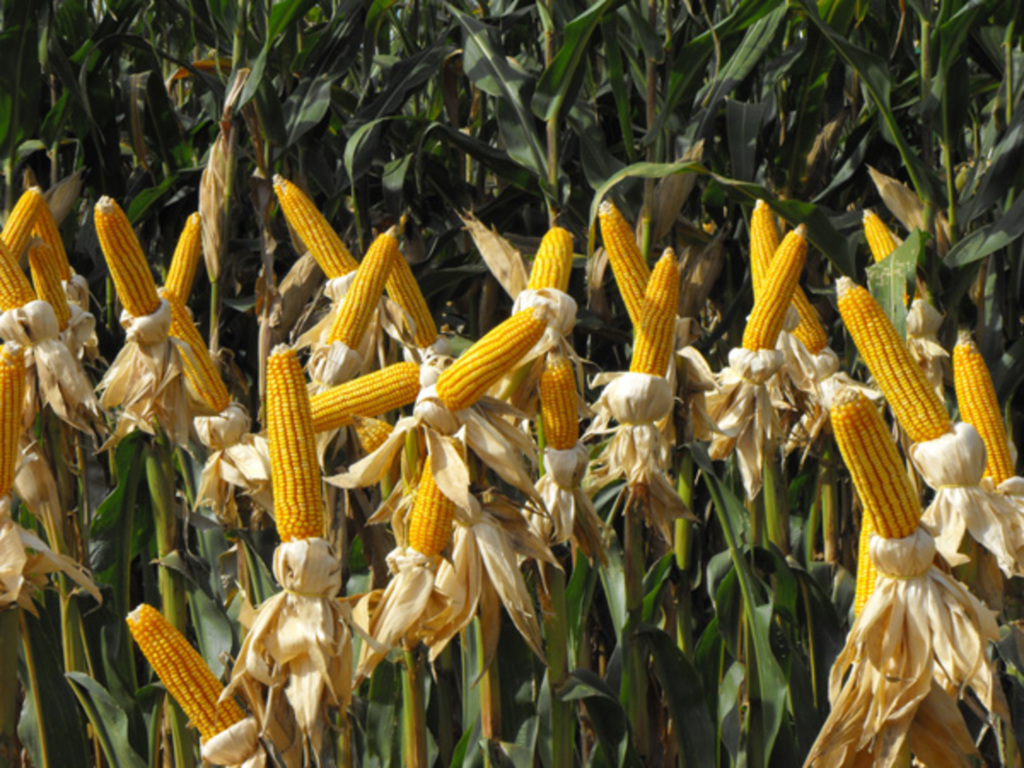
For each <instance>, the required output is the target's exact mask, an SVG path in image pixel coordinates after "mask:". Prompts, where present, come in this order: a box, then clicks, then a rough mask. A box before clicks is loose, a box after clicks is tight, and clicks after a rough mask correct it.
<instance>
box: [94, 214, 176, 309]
mask: <svg viewBox="0 0 1024 768" xmlns="http://www.w3.org/2000/svg"><path fill="white" fill-rule="evenodd" d="M95 218H96V234H97V236H98V237H99V240H100V248H102V249H103V256H104V257H105V258H106V260H107V268H108V269H109V270H110V276H111V277H112V278H113V279H114V286H115V287H116V288H117V296H118V298H120V299H121V304H123V305H124V308H125V311H127V312H128V314H129V315H133V316H134V317H141V316H143V315H150V314H152V313H153V312H155V311H156V310H157V308H158V307H159V306H160V297H159V296H157V294H156V282H154V280H153V273H152V272H150V270H149V264H148V263H146V256H145V254H144V253H143V252H142V246H141V245H139V239H138V238H137V237H136V236H135V232H134V230H132V225H131V224H130V223H129V222H128V217H127V216H125V215H124V211H122V210H121V206H119V205H118V204H117V203H116V202H114V199H113V198H111V197H101V198H100V200H99V202H98V203H96V209H95Z"/></svg>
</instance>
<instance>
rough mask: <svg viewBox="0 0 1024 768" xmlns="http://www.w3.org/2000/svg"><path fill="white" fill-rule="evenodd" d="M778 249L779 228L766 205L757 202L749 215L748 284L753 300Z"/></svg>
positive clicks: (769, 269)
mask: <svg viewBox="0 0 1024 768" xmlns="http://www.w3.org/2000/svg"><path fill="white" fill-rule="evenodd" d="M778 249H779V228H778V226H776V224H775V214H774V213H772V209H771V208H770V207H769V205H768V203H766V202H765V201H764V200H758V201H757V202H756V203H754V212H753V213H752V214H751V215H750V282H751V283H752V285H753V287H754V300H755V301H757V297H758V296H759V295H760V293H761V285H762V284H763V283H764V278H765V275H767V274H768V273H769V272H771V264H772V259H773V258H774V257H775V252H776V251H777V250H778Z"/></svg>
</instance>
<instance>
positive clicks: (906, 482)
mask: <svg viewBox="0 0 1024 768" xmlns="http://www.w3.org/2000/svg"><path fill="white" fill-rule="evenodd" d="M830 416H831V419H832V429H833V431H834V432H835V436H836V444H837V445H838V446H839V450H840V451H841V452H842V454H843V460H844V461H845V462H846V466H847V468H848V469H849V470H850V475H851V476H852V477H853V484H854V485H855V486H856V488H857V493H858V495H859V496H860V500H861V504H862V505H863V506H864V518H865V519H866V520H869V521H870V525H871V526H872V528H873V530H874V531H875V532H876V533H877V534H878V535H879V536H882V537H884V538H887V539H902V538H903V537H905V536H909V535H910V534H912V533H913V532H914V531H915V530H917V523H918V520H919V519H920V517H921V504H920V502H919V501H918V499H917V493H915V491H914V486H913V485H911V483H910V478H909V477H908V476H907V471H906V469H905V468H904V464H903V461H902V460H901V459H900V454H899V451H898V450H897V449H896V443H895V442H894V441H893V439H892V434H891V433H890V432H889V428H888V427H887V426H886V424H885V421H884V420H883V419H882V416H881V414H880V413H879V412H878V408H877V407H876V406H875V405H874V404H873V403H872V402H871V401H870V400H868V399H867V398H866V397H864V395H862V394H861V393H860V392H857V391H856V390H854V389H845V390H843V391H842V392H840V393H839V394H838V395H837V396H836V397H835V399H834V400H833V402H832V409H831V411H830Z"/></svg>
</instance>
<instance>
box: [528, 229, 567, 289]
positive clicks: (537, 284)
mask: <svg viewBox="0 0 1024 768" xmlns="http://www.w3.org/2000/svg"><path fill="white" fill-rule="evenodd" d="M570 272H572V235H570V234H569V233H568V232H567V231H566V230H564V229H562V228H561V227H552V228H551V229H549V230H548V233H547V234H546V235H544V239H543V240H541V241H540V249H539V250H538V251H537V255H536V257H534V260H533V267H532V268H531V269H530V282H529V283H528V284H527V286H526V287H527V288H529V289H531V290H538V289H540V288H554V289H555V290H558V291H561V292H562V293H565V292H566V291H567V290H569V274H570Z"/></svg>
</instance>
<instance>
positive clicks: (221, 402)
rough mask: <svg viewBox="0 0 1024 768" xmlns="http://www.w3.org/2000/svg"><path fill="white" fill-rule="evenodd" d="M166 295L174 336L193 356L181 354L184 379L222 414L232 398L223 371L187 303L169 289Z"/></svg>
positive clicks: (208, 403)
mask: <svg viewBox="0 0 1024 768" xmlns="http://www.w3.org/2000/svg"><path fill="white" fill-rule="evenodd" d="M164 298H166V299H167V303H168V304H170V305H171V336H173V337H174V338H176V339H180V340H181V341H183V342H185V344H187V345H188V348H189V350H190V351H191V352H192V355H191V356H188V355H182V358H181V363H182V366H183V368H184V370H185V379H186V381H188V383H189V385H190V386H191V387H192V389H193V390H194V391H195V392H196V394H198V395H199V397H201V398H202V399H203V401H204V402H205V403H206V404H207V405H209V406H210V408H211V409H213V412H214V413H220V412H221V411H223V410H224V409H225V408H227V407H228V405H229V404H230V403H231V397H230V396H229V395H228V388H227V387H226V386H225V385H224V379H222V378H221V375H220V371H218V370H217V366H216V365H214V364H213V359H212V358H211V357H210V350H209V349H208V348H207V346H206V342H204V341H203V337H202V336H201V335H200V333H199V329H198V328H196V326H195V323H193V322H192V315H191V313H190V312H189V311H188V309H187V308H186V307H185V305H184V304H182V303H181V302H180V301H178V299H176V298H174V297H172V296H170V295H169V294H168V293H167V292H166V291H165V292H164Z"/></svg>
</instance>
